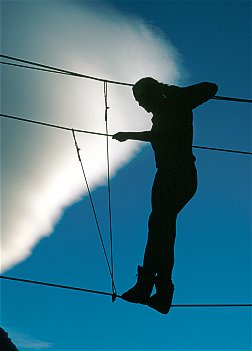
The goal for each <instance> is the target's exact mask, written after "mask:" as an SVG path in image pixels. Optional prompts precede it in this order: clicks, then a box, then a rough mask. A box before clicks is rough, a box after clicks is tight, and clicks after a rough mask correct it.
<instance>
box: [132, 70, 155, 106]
mask: <svg viewBox="0 0 252 351" xmlns="http://www.w3.org/2000/svg"><path fill="white" fill-rule="evenodd" d="M159 86H160V83H159V82H158V81H157V80H155V79H153V78H151V77H146V78H142V79H140V80H139V81H138V82H137V83H136V84H135V85H134V86H133V88H132V90H133V95H134V97H135V99H136V101H138V103H139V105H140V106H142V107H143V108H144V109H145V110H146V111H147V112H153V110H155V106H156V105H157V104H158V101H159V95H160V88H159Z"/></svg>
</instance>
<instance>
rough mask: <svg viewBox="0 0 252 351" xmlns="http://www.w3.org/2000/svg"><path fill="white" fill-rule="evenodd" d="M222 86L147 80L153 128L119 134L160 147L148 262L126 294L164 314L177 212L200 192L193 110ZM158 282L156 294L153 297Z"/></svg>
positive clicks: (139, 95) (144, 92)
mask: <svg viewBox="0 0 252 351" xmlns="http://www.w3.org/2000/svg"><path fill="white" fill-rule="evenodd" d="M217 90H218V87H217V85H216V84H214V83H207V82H204V83H199V84H196V85H192V86H188V87H184V88H181V87H178V86H174V85H165V84H162V83H159V82H158V81H156V80H155V79H153V78H143V79H141V80H139V81H138V82H137V83H136V84H135V85H134V86H133V94H134V97H135V99H136V101H138V103H139V105H140V106H142V107H143V108H144V109H145V110H146V111H147V112H151V113H152V114H153V117H152V123H153V126H152V128H151V130H150V131H144V132H119V133H117V134H115V135H114V136H113V139H116V140H118V141H120V142H122V141H126V140H128V139H132V140H141V141H147V142H150V143H151V145H152V148H153V150H154V155H155V161H156V167H157V173H156V176H155V180H154V184H153V188H152V212H151V214H150V217H149V222H148V230H149V233H148V240H147V245H146V248H145V253H144V260H143V266H138V278H137V283H136V285H135V286H133V288H131V289H130V290H128V291H127V292H125V293H124V294H123V295H122V298H123V299H124V300H126V301H129V302H134V303H141V304H144V305H148V306H150V307H152V308H154V309H155V310H157V311H158V312H160V313H163V314H167V313H168V312H169V310H170V307H171V303H172V297H173V292H174V285H173V283H172V269H173V265H174V242H175V237H176V219H177V215H178V213H179V212H180V211H181V210H182V208H183V207H184V206H185V205H186V204H187V203H188V202H189V201H190V200H191V198H192V197H193V196H194V194H195V193H196V190H197V170H196V167H195V157H194V155H193V153H192V140H193V124H192V122H193V114H192V110H193V109H194V108H196V107H197V106H199V105H201V104H203V103H204V102H206V101H208V100H209V99H211V98H212V97H213V96H214V95H215V94H216V92H217ZM154 285H155V287H156V293H155V294H154V295H152V296H151V294H152V290H153V287H154Z"/></svg>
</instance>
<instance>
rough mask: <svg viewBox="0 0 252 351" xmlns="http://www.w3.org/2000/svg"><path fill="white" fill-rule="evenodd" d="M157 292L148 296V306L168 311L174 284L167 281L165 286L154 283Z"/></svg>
mask: <svg viewBox="0 0 252 351" xmlns="http://www.w3.org/2000/svg"><path fill="white" fill-rule="evenodd" d="M156 288H157V292H156V294H154V295H153V296H151V297H150V298H149V301H148V306H149V307H151V308H153V309H155V310H156V311H158V312H160V313H162V314H167V313H168V312H169V311H170V308H171V304H172V298H173V293H174V284H173V283H172V282H169V283H168V284H165V286H161V285H159V283H156Z"/></svg>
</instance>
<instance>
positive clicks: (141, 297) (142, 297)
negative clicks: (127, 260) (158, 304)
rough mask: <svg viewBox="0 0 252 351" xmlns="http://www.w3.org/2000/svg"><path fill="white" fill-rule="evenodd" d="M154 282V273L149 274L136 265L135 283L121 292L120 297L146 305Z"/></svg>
mask: <svg viewBox="0 0 252 351" xmlns="http://www.w3.org/2000/svg"><path fill="white" fill-rule="evenodd" d="M154 283H155V275H153V274H149V273H148V272H146V271H145V270H144V268H143V267H141V266H138V274H137V283H136V285H135V286H133V288H131V289H129V290H128V291H126V292H125V293H123V294H122V296H121V298H122V299H123V300H125V301H128V302H133V303H141V304H143V305H147V304H148V301H149V298H150V295H151V292H152V289H153V287H154Z"/></svg>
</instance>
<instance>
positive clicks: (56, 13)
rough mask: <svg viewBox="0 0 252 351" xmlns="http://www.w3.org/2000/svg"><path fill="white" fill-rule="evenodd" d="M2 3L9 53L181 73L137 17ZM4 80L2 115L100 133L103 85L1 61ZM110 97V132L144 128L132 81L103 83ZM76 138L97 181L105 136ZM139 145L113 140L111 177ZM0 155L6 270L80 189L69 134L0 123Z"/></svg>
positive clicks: (114, 75) (109, 70)
mask: <svg viewBox="0 0 252 351" xmlns="http://www.w3.org/2000/svg"><path fill="white" fill-rule="evenodd" d="M99 4H100V3H99ZM2 11H3V16H2V51H3V52H4V53H6V54H9V55H13V56H18V57H22V58H28V59H32V60H34V61H41V62H44V63H47V64H51V65H55V66H58V67H62V68H66V69H70V70H74V71H79V72H83V73H86V74H89V75H95V76H99V77H103V78H110V79H115V80H121V81H126V82H136V81H137V80H138V79H139V78H141V77H143V76H153V77H155V78H157V79H159V80H160V81H166V82H169V83H174V82H176V81H177V80H178V79H179V66H178V64H177V62H178V55H177V53H176V50H175V49H174V48H173V47H172V46H171V45H170V43H169V42H168V41H167V40H166V39H165V38H164V37H163V36H162V34H160V33H157V32H155V31H154V30H153V29H151V28H150V27H148V25H146V24H145V23H144V22H143V21H142V20H139V19H137V18H130V17H126V16H123V15H121V14H119V13H117V12H115V11H114V10H111V9H106V8H104V6H101V7H95V8H93V7H92V6H91V5H89V6H88V7H87V6H86V5H85V3H84V5H83V4H82V5H80V3H79V2H77V3H75V2H72V1H70V2H48V1H34V2H33V1H22V2H19V1H11V2H4V3H3V5H2ZM2 83H3V84H2V86H4V87H5V88H4V90H3V91H2V111H3V113H9V114H13V115H21V116H25V117H28V118H29V117H31V118H36V119H38V120H42V121H46V122H50V123H57V124H61V125H65V126H69V127H71V128H73V127H74V128H82V129H86V130H92V131H100V132H104V98H103V85H102V83H99V82H94V81H90V80H83V79H77V78H73V77H71V78H70V77H66V76H59V75H52V74H47V73H37V72H30V71H29V72H27V71H25V70H22V69H17V68H10V67H5V68H4V69H3V73H2ZM108 103H109V106H110V110H109V125H110V133H111V134H113V133H114V132H117V131H120V130H144V129H148V128H149V127H150V123H149V121H148V118H146V114H145V113H144V112H143V111H142V110H140V109H139V108H138V105H137V104H136V103H135V102H134V99H133V97H132V93H131V89H130V88H129V87H122V86H111V85H109V87H108ZM77 137H78V141H79V144H80V147H81V148H82V155H83V159H84V164H85V169H86V172H87V177H88V180H89V183H90V187H91V189H94V188H95V187H97V186H99V185H101V184H103V183H104V182H105V178H106V151H105V150H106V149H105V140H104V138H103V137H97V136H90V135H83V134H82V135H80V134H79V135H77ZM139 147H140V145H139V144H138V143H135V142H128V143H125V144H119V143H117V142H116V141H111V142H110V153H111V173H112V175H115V174H116V171H117V170H118V169H119V168H120V167H122V166H123V165H125V164H126V163H127V162H129V160H130V159H131V158H132V157H133V155H135V154H136V152H137V151H138V150H139ZM1 160H2V162H1V177H2V194H1V200H2V228H1V229H2V231H1V232H2V234H1V241H2V242H1V244H2V262H1V264H2V267H1V270H2V272H3V271H6V270H7V269H9V268H11V267H12V266H13V265H15V264H17V263H19V262H21V261H22V260H24V259H25V258H27V257H28V256H29V255H30V254H31V253H32V249H33V247H34V246H35V245H36V244H37V243H38V242H39V240H40V239H41V238H43V237H45V236H48V235H50V234H51V233H52V232H53V228H54V226H55V224H56V223H57V221H59V219H60V216H61V215H62V214H63V211H64V209H65V208H66V206H69V205H70V204H72V203H73V202H74V201H77V200H78V199H80V197H81V196H83V195H84V194H85V189H84V185H83V179H82V174H81V171H80V168H79V164H78V160H77V156H76V154H75V149H74V145H73V140H72V136H71V133H70V132H69V133H68V132H64V131H55V130H53V129H48V128H45V127H44V128H43V127H38V126H31V125H27V124H26V125H25V124H22V123H21V122H13V121H3V122H2V145H1Z"/></svg>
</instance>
